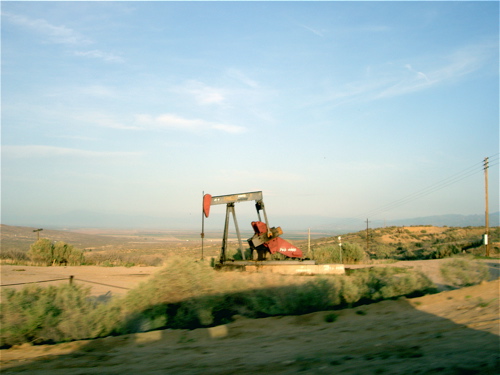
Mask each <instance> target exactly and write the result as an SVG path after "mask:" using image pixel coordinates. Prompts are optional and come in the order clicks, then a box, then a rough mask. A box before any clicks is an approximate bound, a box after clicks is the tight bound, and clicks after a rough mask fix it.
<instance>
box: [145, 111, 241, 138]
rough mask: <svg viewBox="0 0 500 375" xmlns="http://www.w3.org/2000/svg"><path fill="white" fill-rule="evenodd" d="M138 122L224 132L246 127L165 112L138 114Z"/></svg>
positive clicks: (164, 126) (153, 127) (165, 126)
mask: <svg viewBox="0 0 500 375" xmlns="http://www.w3.org/2000/svg"><path fill="white" fill-rule="evenodd" d="M136 120H137V121H136V122H137V124H139V125H140V126H141V128H143V129H178V130H183V131H189V132H204V131H211V130H216V131H221V132H224V133H231V134H238V133H243V132H245V131H246V128H244V127H242V126H237V125H230V124H223V123H216V122H211V121H206V120H201V119H188V118H184V117H180V116H177V115H174V114H163V115H159V116H156V117H153V116H150V115H138V116H136Z"/></svg>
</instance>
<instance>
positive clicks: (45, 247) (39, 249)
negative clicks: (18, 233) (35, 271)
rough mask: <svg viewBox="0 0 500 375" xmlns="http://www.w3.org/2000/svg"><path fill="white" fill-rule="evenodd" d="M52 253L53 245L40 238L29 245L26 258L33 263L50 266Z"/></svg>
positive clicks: (47, 240)
mask: <svg viewBox="0 0 500 375" xmlns="http://www.w3.org/2000/svg"><path fill="white" fill-rule="evenodd" d="M53 252H54V245H53V244H52V241H50V240H49V239H47V238H42V239H39V240H38V241H36V242H35V243H33V244H31V246H30V249H29V251H28V256H29V257H30V259H31V260H32V261H33V262H35V263H40V264H44V265H47V266H50V265H51V264H52V257H53Z"/></svg>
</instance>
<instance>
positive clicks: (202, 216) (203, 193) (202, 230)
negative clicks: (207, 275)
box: [201, 191, 205, 260]
mask: <svg viewBox="0 0 500 375" xmlns="http://www.w3.org/2000/svg"><path fill="white" fill-rule="evenodd" d="M204 198H205V191H202V192H201V260H203V239H204V238H205V213H204V212H203V204H204V200H203V199H204Z"/></svg>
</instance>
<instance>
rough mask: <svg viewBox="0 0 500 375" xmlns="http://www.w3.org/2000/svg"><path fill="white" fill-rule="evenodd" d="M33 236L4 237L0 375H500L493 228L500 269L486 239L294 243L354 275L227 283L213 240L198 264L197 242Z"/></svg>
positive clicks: (243, 277)
mask: <svg viewBox="0 0 500 375" xmlns="http://www.w3.org/2000/svg"><path fill="white" fill-rule="evenodd" d="M35 229H36V228H26V227H12V226H5V225H2V252H1V261H2V264H1V268H2V269H1V271H2V311H1V319H2V327H1V341H2V342H1V345H2V348H3V349H2V350H1V357H2V359H1V360H2V372H4V373H23V372H24V373H30V374H49V373H50V374H53V373H56V374H57V373H61V374H63V373H67V372H68V371H71V372H72V373H75V374H88V373H100V374H102V373H105V374H118V373H126V372H139V371H140V372H143V373H169V374H170V373H171V374H210V373H214V374H215V373H217V374H221V373H222V374H231V373H243V374H252V373H255V372H260V371H265V372H267V373H276V374H292V373H308V374H331V373H351V374H359V373H364V374H402V373H416V374H429V373H444V374H494V373H498V371H499V369H500V367H499V366H500V357H499V353H498V347H499V343H500V342H499V334H500V333H499V331H498V329H499V299H498V297H499V292H500V290H499V283H498V277H499V276H500V275H499V273H500V259H499V244H498V242H499V229H498V228H493V229H492V230H491V231H490V237H491V239H492V246H491V251H490V257H485V256H484V245H482V241H481V235H482V233H483V230H484V229H483V228H475V227H474V228H473V227H468V228H455V227H449V228H448V227H431V226H418V227H404V228H403V227H389V228H378V229H369V230H368V231H361V232H357V233H350V234H344V235H342V253H341V252H340V248H341V247H340V246H339V243H338V238H337V236H333V237H321V238H314V239H312V240H311V241H308V240H307V237H306V236H302V238H300V237H299V236H297V237H296V239H294V240H293V243H294V244H295V245H297V246H299V247H301V248H302V249H303V251H304V252H305V253H307V256H308V257H309V258H311V259H315V260H316V261H317V262H318V263H335V262H338V261H339V260H340V257H342V261H343V262H344V263H345V267H346V270H347V274H346V275H345V276H325V275H323V276H321V275H318V276H283V275H277V274H260V273H250V272H217V271H215V270H213V269H212V268H211V266H210V258H211V257H215V256H217V254H218V251H219V248H220V239H219V238H218V234H217V233H212V234H209V235H207V236H206V237H205V240H204V246H203V256H204V260H201V254H202V253H201V240H200V238H199V234H197V233H194V232H191V233H189V232H155V233H153V232H150V233H148V232H139V231H102V230H88V229H87V230H80V231H77V232H72V231H71V232H70V231H57V230H43V231H42V232H39V234H40V240H39V241H37V236H38V233H36V232H33V230H35ZM44 239H45V240H44ZM44 246H45V247H44ZM236 246H237V241H232V242H231V248H232V251H233V253H234V254H236V253H237V252H236V250H237V249H236ZM43 251H49V252H50V254H51V258H50V259H52V261H47V259H45V260H44V259H43V258H40V254H42V253H43ZM61 254H63V255H61ZM69 254H73V255H77V257H76V258H75V257H74V258H71V259H72V260H70V257H69ZM53 258H54V259H53ZM56 260H57V261H56ZM71 262H73V263H75V264H70V263H71ZM76 263H78V264H76ZM70 276H72V277H70ZM46 280H54V281H51V282H46V283H40V282H41V281H46ZM70 281H71V282H70ZM24 283H29V284H24Z"/></svg>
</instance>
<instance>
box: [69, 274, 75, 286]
mask: <svg viewBox="0 0 500 375" xmlns="http://www.w3.org/2000/svg"><path fill="white" fill-rule="evenodd" d="M73 278H74V276H73V275H71V276H70V277H69V285H73Z"/></svg>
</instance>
